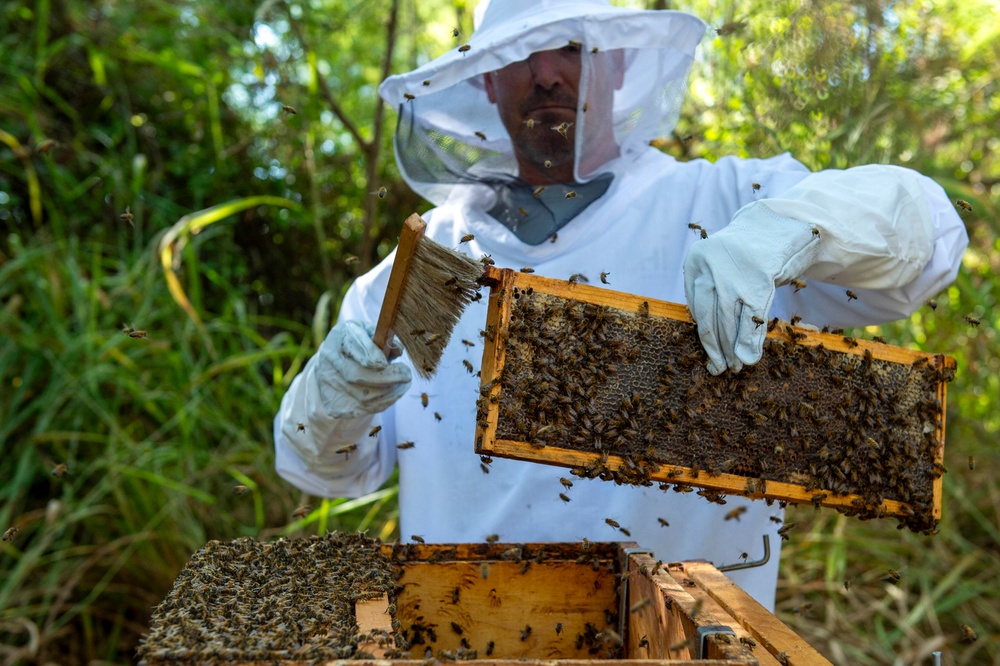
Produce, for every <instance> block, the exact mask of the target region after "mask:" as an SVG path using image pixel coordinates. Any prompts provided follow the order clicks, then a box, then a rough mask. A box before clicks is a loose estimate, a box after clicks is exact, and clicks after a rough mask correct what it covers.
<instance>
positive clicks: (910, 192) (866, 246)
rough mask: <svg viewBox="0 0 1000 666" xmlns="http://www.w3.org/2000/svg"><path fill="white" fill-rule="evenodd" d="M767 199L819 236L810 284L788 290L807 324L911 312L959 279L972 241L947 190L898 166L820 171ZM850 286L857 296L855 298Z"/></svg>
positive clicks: (852, 322) (849, 322)
mask: <svg viewBox="0 0 1000 666" xmlns="http://www.w3.org/2000/svg"><path fill="white" fill-rule="evenodd" d="M762 203H763V204H764V205H766V206H767V207H768V208H770V209H771V210H772V211H773V212H775V213H776V214H778V215H782V216H785V217H789V218H792V219H796V220H800V221H803V222H806V223H808V224H810V225H812V226H813V227H814V228H815V229H817V230H818V232H819V233H820V235H821V237H822V243H821V244H820V250H819V252H818V254H817V256H816V258H815V260H814V261H813V262H812V264H811V266H810V267H809V269H808V270H807V271H806V274H805V275H804V276H801V277H803V278H805V279H806V281H807V283H808V284H809V288H808V289H803V290H801V291H800V292H798V293H797V294H795V295H794V296H788V294H787V292H786V294H783V295H784V296H785V298H784V301H785V303H786V304H787V306H788V307H789V308H790V309H792V310H793V311H794V312H797V313H798V314H800V315H802V316H803V317H804V318H805V320H806V321H809V322H810V323H816V324H830V325H832V326H858V325H864V324H875V323H880V322H884V321H891V320H895V319H900V318H903V317H907V316H909V315H910V314H911V313H912V312H913V311H914V310H915V309H916V308H917V307H919V306H920V305H922V304H923V302H924V301H926V300H927V299H928V298H930V297H932V296H934V295H935V294H937V293H938V292H939V291H941V289H943V288H944V287H945V286H946V285H948V284H949V283H950V282H951V281H952V280H954V279H955V275H956V273H957V271H958V267H959V265H960V263H961V259H962V255H963V253H964V252H965V247H966V245H967V244H968V236H967V235H966V232H965V227H964V225H963V223H962V220H961V218H960V217H959V216H958V213H957V212H956V211H955V208H954V206H953V205H952V204H951V202H950V201H949V200H948V198H947V196H946V195H945V193H944V190H942V188H941V187H940V186H939V185H937V183H935V182H934V181H933V180H931V179H929V178H927V177H925V176H922V175H920V174H918V173H916V172H914V171H911V170H909V169H904V168H901V167H894V166H878V165H871V166H863V167H856V168H853V169H847V170H844V171H839V170H828V171H821V172H818V173H815V174H811V175H809V176H807V177H806V178H804V179H803V180H802V181H800V182H799V183H798V184H797V185H795V186H794V187H792V188H791V189H789V190H788V191H786V192H785V193H783V194H782V195H781V196H780V197H777V198H773V199H765V200H763V201H762ZM846 289H851V290H853V291H854V292H855V293H856V294H857V295H858V300H857V301H854V302H851V300H849V299H848V297H847V296H846ZM852 300H853V299H852ZM779 314H783V313H779Z"/></svg>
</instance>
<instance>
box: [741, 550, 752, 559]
mask: <svg viewBox="0 0 1000 666" xmlns="http://www.w3.org/2000/svg"><path fill="white" fill-rule="evenodd" d="M740 559H741V560H743V561H744V562H746V561H747V560H748V559H750V553H748V552H746V551H743V552H742V553H740Z"/></svg>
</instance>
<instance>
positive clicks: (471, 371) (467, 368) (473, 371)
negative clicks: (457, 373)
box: [462, 359, 476, 375]
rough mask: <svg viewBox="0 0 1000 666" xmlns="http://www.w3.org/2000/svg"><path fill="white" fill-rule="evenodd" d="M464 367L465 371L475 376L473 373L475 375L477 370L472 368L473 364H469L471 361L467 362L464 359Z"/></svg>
mask: <svg viewBox="0 0 1000 666" xmlns="http://www.w3.org/2000/svg"><path fill="white" fill-rule="evenodd" d="M462 365H464V366H465V369H466V370H468V371H469V374H470V375H471V374H473V373H475V371H476V370H475V368H473V367H472V364H471V363H469V361H467V360H465V359H462Z"/></svg>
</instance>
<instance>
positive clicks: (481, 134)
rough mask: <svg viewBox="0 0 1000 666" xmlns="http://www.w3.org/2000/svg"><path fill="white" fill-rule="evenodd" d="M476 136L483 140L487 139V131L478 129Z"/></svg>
mask: <svg viewBox="0 0 1000 666" xmlns="http://www.w3.org/2000/svg"><path fill="white" fill-rule="evenodd" d="M476 136H478V137H479V139H480V140H481V141H486V134H485V133H483V132H479V131H477V132H476Z"/></svg>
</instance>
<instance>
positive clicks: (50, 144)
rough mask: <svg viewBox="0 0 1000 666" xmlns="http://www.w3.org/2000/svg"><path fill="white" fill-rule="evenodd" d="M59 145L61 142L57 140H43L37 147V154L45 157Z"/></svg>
mask: <svg viewBox="0 0 1000 666" xmlns="http://www.w3.org/2000/svg"><path fill="white" fill-rule="evenodd" d="M57 145H59V142H58V141H56V140H55V139H42V140H41V141H39V142H38V145H37V146H35V153H36V154H38V155H44V154H45V153H47V152H49V151H50V150H52V149H53V148H55V147H56V146H57Z"/></svg>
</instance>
